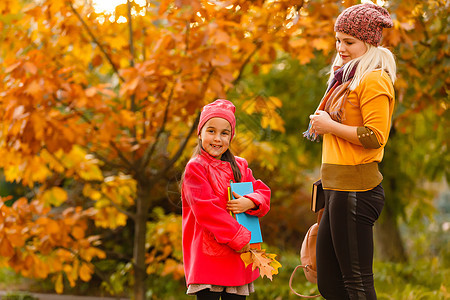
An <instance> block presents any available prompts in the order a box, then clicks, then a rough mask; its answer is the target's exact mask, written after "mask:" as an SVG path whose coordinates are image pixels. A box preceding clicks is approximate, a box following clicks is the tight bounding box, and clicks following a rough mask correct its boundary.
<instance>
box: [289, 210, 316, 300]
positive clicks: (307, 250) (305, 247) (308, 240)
mask: <svg viewBox="0 0 450 300" xmlns="http://www.w3.org/2000/svg"><path fill="white" fill-rule="evenodd" d="M322 214H323V209H321V210H319V212H318V215H317V223H314V225H312V226H311V227H310V228H309V230H308V232H307V233H306V235H305V238H304V239H303V243H302V248H301V250H300V261H301V265H298V266H297V267H296V268H295V269H294V271H293V272H292V274H291V278H290V279H289V287H290V288H291V291H292V292H293V293H294V294H296V295H297V296H300V297H303V298H317V297H320V294H319V295H311V296H307V295H302V294H299V293H297V292H296V291H294V289H293V288H292V280H293V278H294V274H295V271H297V269H298V268H303V272H304V273H305V276H306V279H307V280H308V281H309V282H312V283H315V284H317V264H316V241H317V232H318V231H319V224H320V219H321V218H322Z"/></svg>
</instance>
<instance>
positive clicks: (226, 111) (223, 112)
mask: <svg viewBox="0 0 450 300" xmlns="http://www.w3.org/2000/svg"><path fill="white" fill-rule="evenodd" d="M235 111H236V107H235V106H234V105H233V103H231V102H230V101H228V100H224V99H218V100H216V101H214V102H213V103H210V104H207V105H205V106H204V107H203V109H202V112H201V114H200V121H199V122H198V127H197V135H199V134H200V131H201V130H202V127H203V125H205V123H206V122H208V120H209V119H211V118H223V119H225V120H227V121H228V122H229V123H230V125H231V138H233V136H234V128H235V127H236V117H235V116H234V112H235Z"/></svg>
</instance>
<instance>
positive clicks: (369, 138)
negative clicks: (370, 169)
mask: <svg viewBox="0 0 450 300" xmlns="http://www.w3.org/2000/svg"><path fill="white" fill-rule="evenodd" d="M356 132H357V133H358V139H359V141H360V142H361V144H362V145H363V147H364V148H366V149H378V148H380V147H381V144H380V143H379V142H378V139H377V137H376V135H375V133H374V132H373V131H372V130H371V129H369V128H367V127H358V129H357V131H356Z"/></svg>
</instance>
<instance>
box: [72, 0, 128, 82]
mask: <svg viewBox="0 0 450 300" xmlns="http://www.w3.org/2000/svg"><path fill="white" fill-rule="evenodd" d="M69 6H70V8H71V9H72V11H73V13H74V14H75V15H76V16H77V18H78V20H80V22H81V24H82V25H83V27H84V29H85V30H86V31H87V33H88V34H89V36H90V37H91V39H92V41H93V42H94V43H95V44H96V45H97V46H98V47H99V49H100V51H101V52H102V53H103V55H104V56H105V57H106V59H107V60H108V62H109V63H110V65H111V66H112V68H113V69H114V72H115V73H116V74H117V76H118V77H119V79H120V80H121V81H122V82H123V81H125V80H124V79H123V77H122V76H120V74H119V70H118V69H117V67H116V65H115V64H114V62H113V61H112V59H111V57H110V56H109V54H108V53H107V52H106V50H105V48H103V46H102V44H100V42H99V41H98V40H97V38H96V37H95V36H94V34H93V33H92V31H91V29H90V28H89V26H88V25H87V24H86V22H85V21H84V20H83V18H82V17H81V16H80V14H79V13H78V11H77V10H76V9H75V7H73V4H72V2H69Z"/></svg>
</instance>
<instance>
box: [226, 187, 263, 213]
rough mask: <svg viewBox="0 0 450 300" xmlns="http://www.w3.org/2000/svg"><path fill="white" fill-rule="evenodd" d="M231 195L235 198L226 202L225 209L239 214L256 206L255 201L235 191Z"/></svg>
mask: <svg viewBox="0 0 450 300" xmlns="http://www.w3.org/2000/svg"><path fill="white" fill-rule="evenodd" d="M233 195H234V197H235V198H236V199H234V200H230V201H228V203H227V210H229V211H231V212H232V213H234V214H240V213H243V212H246V211H247V210H249V209H252V208H255V207H256V205H255V203H253V201H252V200H250V199H248V198H245V197H242V196H240V195H239V194H236V193H235V192H233Z"/></svg>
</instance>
